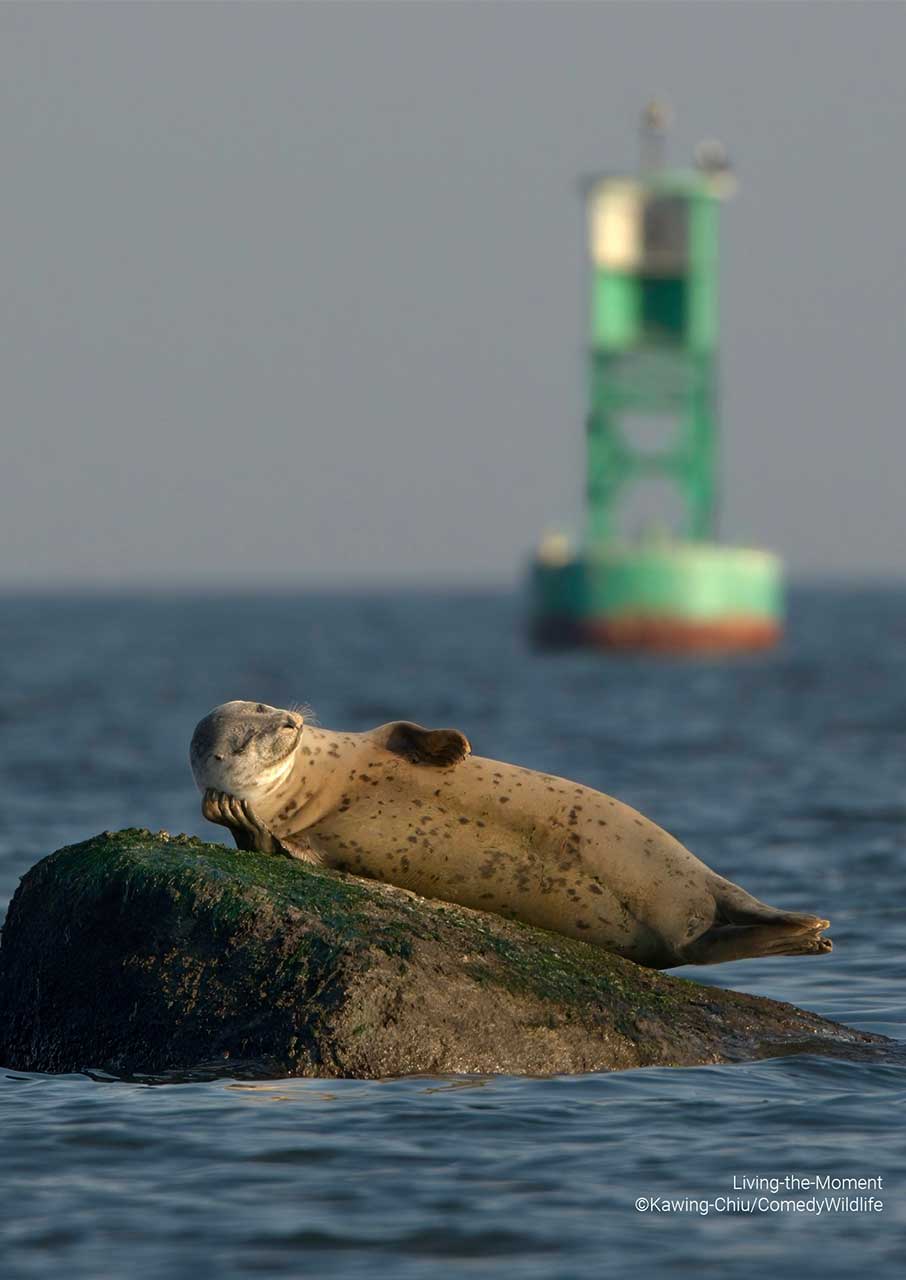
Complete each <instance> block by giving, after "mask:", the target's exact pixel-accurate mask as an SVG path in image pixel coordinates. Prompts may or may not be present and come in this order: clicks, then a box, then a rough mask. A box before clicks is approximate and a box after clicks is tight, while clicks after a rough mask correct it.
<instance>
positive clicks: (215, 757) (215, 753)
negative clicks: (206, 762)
mask: <svg viewBox="0 0 906 1280" xmlns="http://www.w3.org/2000/svg"><path fill="white" fill-rule="evenodd" d="M214 759H215V760H222V759H223V756H222V755H221V754H220V752H219V751H215V752H214Z"/></svg>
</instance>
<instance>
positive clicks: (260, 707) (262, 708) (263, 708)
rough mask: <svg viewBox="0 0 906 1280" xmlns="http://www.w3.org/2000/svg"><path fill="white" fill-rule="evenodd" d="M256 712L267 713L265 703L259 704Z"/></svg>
mask: <svg viewBox="0 0 906 1280" xmlns="http://www.w3.org/2000/svg"><path fill="white" fill-rule="evenodd" d="M255 710H256V711H267V707H266V706H265V705H264V703H263V702H259V703H258V705H257V707H256V708H255Z"/></svg>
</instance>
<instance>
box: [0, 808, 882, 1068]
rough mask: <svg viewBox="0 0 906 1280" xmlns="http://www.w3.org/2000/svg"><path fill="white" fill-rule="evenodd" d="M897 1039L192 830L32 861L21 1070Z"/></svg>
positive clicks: (16, 908) (5, 999)
mask: <svg viewBox="0 0 906 1280" xmlns="http://www.w3.org/2000/svg"><path fill="white" fill-rule="evenodd" d="M885 1043H887V1044H889V1043H890V1042H886V1041H883V1040H882V1039H881V1038H880V1037H875V1036H870V1035H867V1034H865V1033H863V1032H859V1031H853V1030H850V1029H848V1028H846V1027H843V1026H840V1025H839V1024H837V1023H833V1022H827V1021H825V1020H824V1019H822V1018H819V1017H817V1016H816V1015H815V1014H812V1013H804V1012H803V1011H802V1010H800V1009H796V1008H794V1007H793V1006H792V1005H788V1004H779V1003H777V1002H775V1001H773V1000H763V999H759V998H757V997H754V996H747V995H740V994H738V993H736V992H733V991H722V990H718V989H716V988H714V987H703V986H699V985H698V984H697V983H694V982H689V981H686V980H685V979H681V978H673V977H669V976H668V975H666V974H663V973H658V972H655V971H653V970H650V969H642V968H640V967H639V966H637V965H635V964H632V963H631V962H630V961H627V960H621V959H620V958H619V957H617V956H613V955H608V954H607V953H606V952H602V951H598V950H596V949H595V948H593V947H591V946H589V945H587V944H586V943H582V942H573V941H571V940H569V939H567V938H562V937H560V936H558V935H555V934H551V933H545V932H543V931H541V930H538V929H533V928H529V927H527V926H524V925H520V924H515V923H511V922H509V921H505V920H502V919H500V918H498V917H496V916H490V915H485V914H483V913H482V912H477V911H469V910H466V909H465V908H461V907H453V906H448V905H446V904H444V903H437V902H428V901H426V900H424V899H422V898H419V897H417V896H416V895H415V894H412V893H409V892H407V891H406V890H404V889H396V888H392V887H390V886H386V885H380V884H376V883H374V882H371V881H366V880H361V879H357V878H355V877H353V876H348V875H342V874H340V873H338V872H333V871H326V870H320V869H315V868H312V867H309V866H307V865H305V864H302V863H299V862H291V861H289V860H287V859H283V858H278V857H268V856H266V855H262V854H256V853H240V852H239V851H238V850H235V849H227V848H224V847H223V846H221V845H214V844H205V843H203V842H202V841H200V840H195V839H191V838H189V837H188V836H175V837H174V836H167V834H166V833H165V832H159V833H158V834H157V835H152V834H151V833H150V832H148V831H143V830H142V831H139V830H127V831H120V832H118V833H115V834H111V833H109V832H105V833H104V834H103V835H102V836H97V837H95V838H94V839H93V840H88V841H86V842H85V843H83V844H77V845H72V846H70V847H67V848H65V849H60V850H59V851H58V852H57V853H54V854H52V855H51V856H50V857H48V858H45V859H44V860H43V861H41V862H39V863H38V864H37V865H36V866H35V867H33V868H32V869H31V871H29V872H28V874H27V875H26V876H25V877H24V878H23V880H22V883H21V884H20V886H19V889H18V891H17V893H16V895H15V897H14V899H13V901H12V903H11V905H10V909H9V915H8V917H7V920H6V924H5V926H4V929H3V934H2V947H0V1063H3V1064H4V1065H5V1066H7V1067H10V1068H13V1069H14V1070H20V1071H50V1072H59V1071H81V1070H86V1069H88V1070H90V1069H99V1070H103V1071H106V1072H109V1073H111V1074H115V1075H135V1074H139V1075H161V1074H167V1073H181V1074H183V1075H186V1074H193V1075H200V1076H205V1075H207V1076H210V1075H229V1076H237V1075H240V1076H241V1075H245V1076H255V1075H257V1076H284V1075H294V1076H322V1077H329V1076H334V1077H336V1076H348V1077H357V1078H368V1077H375V1076H389V1075H407V1074H412V1073H416V1072H432V1073H437V1072H511V1073H517V1074H532V1075H543V1074H548V1073H562V1072H566V1073H574V1072H582V1071H607V1070H615V1069H618V1068H623V1067H637V1066H646V1065H651V1064H660V1065H664V1064H671V1065H692V1064H696V1063H705V1062H723V1061H733V1060H742V1059H750V1058H760V1057H767V1056H773V1055H775V1054H787V1053H807V1052H808V1053H832V1054H845V1055H847V1056H852V1055H858V1054H865V1053H869V1054H873V1053H877V1052H878V1046H881V1045H883V1044H885Z"/></svg>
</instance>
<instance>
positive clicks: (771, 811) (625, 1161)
mask: <svg viewBox="0 0 906 1280" xmlns="http://www.w3.org/2000/svg"><path fill="white" fill-rule="evenodd" d="M0 681H2V686H0V720H2V726H3V733H2V741H0V771H2V779H3V786H2V820H0V916H2V914H3V912H4V911H5V907H6V903H7V902H8V901H9V898H10V897H11V896H12V894H13V893H14V892H15V889H16V885H17V882H18V879H19V877H20V876H21V875H22V874H23V873H24V872H25V871H26V870H27V869H28V868H29V867H30V866H31V865H32V864H33V863H34V862H35V861H37V860H38V859H39V858H41V857H43V856H44V855H45V854H47V853H50V852H51V851H52V850H54V849H56V848H58V847H59V846H61V845H64V844H70V843H73V842H75V841H78V840H81V839H84V838H86V837H88V836H90V835H92V834H94V833H95V832H98V831H102V830H105V829H108V828H117V827H124V826H140V827H142V826H143V827H149V828H151V829H152V830H157V829H159V828H164V829H166V830H168V831H170V832H174V833H175V832H178V831H187V832H190V833H193V834H197V835H200V836H202V837H204V838H205V839H209V840H212V841H217V840H218V839H219V836H220V834H221V832H220V829H219V828H214V827H211V826H210V825H208V824H207V823H205V821H204V820H203V819H202V817H201V814H200V808H199V804H200V798H199V796H198V794H197V793H196V791H195V789H194V786H193V782H192V778H191V774H190V772H189V766H188V760H187V753H188V744H189V739H190V736H191V733H192V729H193V727H194V725H195V723H196V721H197V720H198V719H200V717H201V716H203V715H204V714H205V713H206V712H207V711H208V710H209V709H210V708H211V707H212V706H214V705H216V704H217V703H220V702H224V701H227V700H228V699H231V698H246V699H254V700H260V701H263V702H267V703H272V704H274V705H278V706H280V705H282V706H285V705H288V704H294V703H307V704H309V705H310V706H311V707H313V708H314V711H315V712H316V714H317V716H318V718H319V720H320V722H321V723H322V724H324V725H326V726H328V727H330V728H346V729H352V730H361V729H366V728H368V727H370V726H373V725H376V724H380V723H383V722H385V721H388V720H393V719H397V718H405V719H411V720H416V721H419V722H420V723H422V724H425V725H454V726H457V727H458V728H460V729H462V730H463V731H464V732H465V733H466V734H467V735H468V737H469V738H470V739H471V741H472V744H473V747H474V749H475V751H476V752H478V753H480V754H482V755H488V756H497V757H502V758H504V759H507V760H512V761H516V762H518V763H520V764H523V765H526V766H528V767H531V768H534V769H540V770H544V771H546V772H550V773H556V774H561V775H565V776H567V777H570V778H576V779H578V780H579V781H580V782H583V783H586V784H588V785H590V786H593V787H598V788H600V789H601V790H604V791H607V792H609V793H611V794H613V795H616V796H618V797H620V798H621V799H622V800H624V801H626V802H628V803H629V804H631V805H634V806H635V807H636V808H638V809H640V810H642V811H643V812H644V813H645V814H647V815H649V816H650V817H651V818H653V819H654V820H655V821H656V822H658V823H660V824H661V825H662V826H664V827H666V828H667V829H668V830H670V831H672V832H673V833H674V834H675V835H676V836H678V837H679V839H681V840H682V841H683V842H684V843H685V844H686V845H688V846H689V847H690V848H691V849H692V850H693V851H694V852H695V853H696V854H697V855H698V856H699V857H701V858H702V859H704V861H705V862H707V863H708V864H710V865H711V866H712V867H714V868H716V869H717V870H719V871H720V872H721V873H722V874H724V875H726V876H729V877H730V878H731V879H733V880H737V881H739V882H740V883H741V884H743V885H744V886H745V887H746V888H747V889H748V890H750V891H751V892H752V893H754V894H756V895H757V896H758V897H760V898H763V899H765V900H767V901H768V902H770V903H772V904H775V905H778V906H783V907H786V908H790V909H793V910H803V911H809V912H817V913H820V914H821V915H827V916H829V917H830V918H831V920H832V930H831V932H832V936H833V938H834V942H835V950H834V952H833V954H832V955H829V956H817V957H790V958H774V959H767V960H748V961H738V962H736V963H733V964H728V965H721V966H716V967H711V968H706V969H695V970H690V969H688V968H687V969H682V970H676V971H675V972H677V973H679V974H680V975H681V976H685V977H694V978H695V979H697V980H699V981H702V982H707V983H713V984H715V985H717V986H732V987H735V988H737V989H738V990H742V991H749V992H754V993H756V994H759V995H766V996H771V997H775V998H778V999H782V1000H789V1001H793V1002H794V1003H796V1004H798V1005H801V1006H804V1007H805V1008H808V1009H812V1010H815V1011H817V1012H818V1013H820V1014H823V1015H826V1016H828V1017H831V1018H836V1019H839V1020H841V1021H843V1022H847V1023H850V1024H851V1025H853V1026H856V1027H861V1028H864V1029H865V1030H868V1031H874V1032H880V1033H882V1034H884V1035H887V1036H891V1037H894V1038H896V1039H899V1040H901V1041H906V988H904V951H906V910H904V893H906V877H904V872H906V589H904V588H902V587H895V586H884V585H871V586H869V585H864V586H859V587H853V586H839V585H837V586H834V585H823V586H822V585H814V586H808V587H802V588H800V589H797V590H794V591H793V592H792V597H791V601H790V612H789V625H788V633H787V637H786V640H785V642H784V643H783V645H782V646H781V647H780V648H778V649H777V650H776V651H775V652H772V653H767V654H761V655H754V656H751V655H750V656H743V657H740V656H737V657H733V658H721V659H695V658H684V659H676V658H663V657H651V656H638V655H636V656H621V657H616V656H612V655H611V656H607V655H602V654H600V653H592V652H565V653H556V654H542V653H537V652H534V651H533V650H532V648H531V647H530V645H529V643H528V641H527V633H526V618H525V616H524V603H523V601H522V599H521V598H520V596H519V595H518V594H516V593H512V592H503V591H501V592H493V591H487V592H483V593H479V592H448V593H443V594H442V593H428V592H420V591H414V590H413V591H396V592H390V593H388V592H378V591H373V592H372V591H365V592H361V593H358V594H331V593H324V592H321V593H311V592H306V591H302V590H300V591H298V592H296V593H285V594H272V595H256V594H240V595H232V596H227V595H223V596H214V595H207V596H203V597H202V596H192V595H191V594H188V593H166V592H159V593H154V594H147V595H142V596H139V595H133V596H112V595H111V596H108V597H105V596H99V595H94V596H84V597H76V596H73V595H68V596H59V597H54V598H51V597H42V598H39V597H36V596H30V597H26V596H22V597H7V598H4V599H2V600H0ZM903 1062H904V1059H903V1057H902V1055H901V1056H900V1057H899V1060H898V1059H897V1056H896V1055H895V1054H894V1055H890V1056H888V1057H881V1058H879V1059H878V1060H876V1061H852V1062H850V1061H845V1060H841V1059H838V1058H823V1057H818V1056H800V1057H778V1058H774V1059H768V1060H764V1061H759V1062H754V1063H748V1064H733V1065H730V1064H728V1065H724V1066H704V1067H694V1068H646V1069H639V1070H634V1071H625V1072H616V1073H606V1074H595V1075H585V1076H558V1077H555V1078H552V1079H532V1078H518V1077H514V1076H467V1077H461V1076H438V1077H427V1076H417V1077H408V1078H401V1079H386V1080H349V1081H343V1080H308V1079H306V1080H273V1081H269V1080H259V1081H250V1080H237V1079H230V1078H229V1077H224V1078H223V1079H217V1080H206V1081H192V1080H181V1079H176V1080H168V1081H166V1082H161V1081H156V1080H154V1079H150V1078H143V1077H139V1078H137V1079H136V1078H133V1079H128V1080H118V1079H113V1078H111V1077H109V1076H106V1075H104V1074H103V1073H102V1072H99V1071H90V1070H86V1072H85V1073H84V1074H78V1075H63V1076H52V1075H30V1074H26V1073H23V1072H21V1071H16V1070H12V1069H5V1070H0V1276H2V1277H3V1280H13V1278H18V1277H23V1278H24V1277H39V1278H40V1280H50V1278H51V1277H53V1278H54V1280H57V1278H58V1277H66V1278H67V1280H69V1278H71V1277H79V1278H81V1277H84V1278H85V1280H106V1278H108V1277H109V1278H110V1280H120V1278H121V1277H123V1278H125V1277H128V1278H129V1280H161V1278H166V1280H183V1278H184V1280H205V1277H208V1276H211V1277H215V1276H216V1277H217V1278H218V1280H234V1278H238V1277H293V1278H294V1280H295V1278H298V1277H308V1276H311V1277H316V1278H317V1280H330V1278H333V1277H338V1278H343V1280H347V1278H350V1280H352V1278H355V1277H366V1276H367V1277H382V1278H383V1277H388V1278H392V1280H421V1278H422V1277H425V1278H427V1277H432V1280H433V1278H437V1280H453V1278H454V1277H457V1278H458V1277H464V1278H465V1277H494V1278H495V1280H496V1278H497V1277H499V1278H500V1280H502V1278H503V1277H510V1276H519V1277H520V1280H548V1278H551V1277H556V1278H557V1280H561V1278H562V1280H598V1278H609V1277H621V1278H622V1277H627V1276H637V1275H662V1276H687V1275H688V1276H696V1277H701V1276H715V1277H722V1278H727V1280H737V1278H738V1280H749V1278H750V1277H751V1278H753V1280H754V1278H755V1277H758V1280H763V1277H764V1276H770V1275H774V1276H778V1277H787V1276H796V1275H798V1274H800V1273H808V1274H815V1275H820V1276H822V1277H824V1278H825V1280H827V1278H829V1277H844V1276H845V1277H852V1276H857V1275H862V1274H865V1275H872V1276H876V1277H877V1276H882V1277H887V1276H891V1277H893V1276H895V1275H896V1276H899V1275H902V1274H904V1266H906V1125H904V1119H906V1112H904V1102H906V1067H904V1065H903ZM86 1065H87V1064H86ZM0 1066H2V1064H0ZM860 1179H861V1180H865V1182H864V1183H861V1182H858V1180H860ZM854 1180H855V1181H854Z"/></svg>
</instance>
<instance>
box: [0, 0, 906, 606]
mask: <svg viewBox="0 0 906 1280" xmlns="http://www.w3.org/2000/svg"><path fill="white" fill-rule="evenodd" d="M904 50H906V4H899V3H891V4H874V3H863V2H861V0H860V2H858V3H852V4H829V3H823V2H821V3H818V2H814V3H799V4H784V3H731V2H729V0H727V2H725V3H701V4H698V3H696V4H692V3H689V4H687V3H664V4H645V3H626V4H608V3H569V2H562V3H559V2H551V3H494V2H482V3H468V2H465V3H431V2H430V0H424V2H423V3H376V2H369V3H342V2H340V3H336V2H333V3H324V4H314V3H299V4H279V5H271V4H265V3H245V4H232V5H220V4H214V3H205V4H189V3H181V4H142V3H131V4H125V3H124V4H117V5H114V4H101V5H95V4H81V3H73V4H66V5H55V4H32V3H28V4H3V5H0V164H2V173H3V184H2V197H0V225H2V229H3V245H4V253H3V270H2V333H0V387H2V404H3V415H4V425H3V438H4V442H5V448H4V461H3V467H2V493H0V521H2V527H0V535H2V541H0V548H2V550H0V556H2V561H0V581H2V582H3V583H7V584H10V583H13V584H25V583H29V584H32V585H40V584H58V583H61V582H69V583H81V582H86V583H87V582H91V583H98V584H116V585H129V584H137V585H140V584H142V583H145V582H150V581H155V582H162V581H178V582H181V583H189V582H198V583H202V584H207V585H210V586H214V587H218V586H222V585H224V584H228V583H230V582H234V581H235V582H239V583H242V584H246V585H247V584H250V583H255V582H261V583H268V584H274V583H284V584H292V583H294V582H298V583H300V584H305V583H308V582H315V581H317V582H325V581H326V582H336V583H337V584H342V583H346V582H363V581H372V582H375V583H381V582H384V581H392V580H418V581H432V582H437V583H440V582H445V581H457V582H468V581H473V582H479V581H481V582H486V581H499V582H507V581H513V582H515V581H518V577H519V574H520V573H521V569H522V563H523V560H524V557H525V555H526V554H527V553H528V551H529V550H530V548H531V547H532V545H533V544H534V542H535V541H536V539H537V537H538V535H539V534H540V533H541V531H542V529H543V528H544V527H545V526H548V525H551V524H554V523H557V522H558V521H563V520H565V521H570V520H572V521H574V522H575V521H576V520H577V518H578V514H579V511H580V508H581V491H582V479H583V416H584V386H583V364H582V347H583V341H584V332H585V329H584V298H583V294H582V284H583V274H582V273H583V253H584V248H583V243H582V229H581V216H580V209H579V202H578V197H577V188H576V176H577V174H579V173H581V172H587V171H589V170H594V169H602V168H604V169H621V168H626V167H628V168H634V167H635V164H636V154H635V153H636V119H637V114H638V111H639V108H640V106H641V104H642V103H643V102H644V101H645V100H646V98H648V97H649V96H650V95H651V94H652V93H658V94H662V95H665V96H666V97H667V98H669V99H670V100H671V101H672V102H673V104H674V107H675V111H676V128H675V131H674V135H673V138H672V143H671V154H672V156H673V157H674V158H675V159H677V160H681V161H685V160H686V159H687V158H688V156H689V155H690V153H691V148H692V146H693V145H694V143H695V142H696V141H698V140H699V139H700V138H702V137H708V136H715V135H716V136H718V137H720V138H721V139H722V140H723V141H724V142H725V143H726V145H727V147H728V149H729V151H730V153H731V155H732V157H733V160H734V163H735V165H736V168H737V171H738V173H739V176H740V180H741V185H740V191H739V194H738V196H737V198H736V199H735V200H734V201H733V202H732V203H731V204H729V205H728V206H727V208H726V210H725V214H724V219H723V286H722V288H723V331H722V341H723V352H722V369H723V407H724V420H723V421H724V430H723V442H722V454H723V458H722V467H723V473H724V491H723V507H724V518H723V535H724V536H725V537H727V538H729V539H732V540H741V541H748V542H753V543H755V544H759V543H760V544H765V545H770V546H773V547H776V548H777V549H779V550H781V551H782V552H783V553H784V554H785V555H786V556H787V558H788V561H789V563H790V565H791V567H792V568H793V569H794V570H795V571H797V572H800V573H802V572H811V571H815V570H818V571H823V572H829V571H830V572H840V573H859V572H871V573H896V574H898V575H901V574H902V573H903V571H904V566H906V501H904V476H906V424H904V416H906V415H904V411H903V385H904V380H906V350H904V329H906V325H904V319H906V301H904V299H906V147H904V141H906V75H904Z"/></svg>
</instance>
